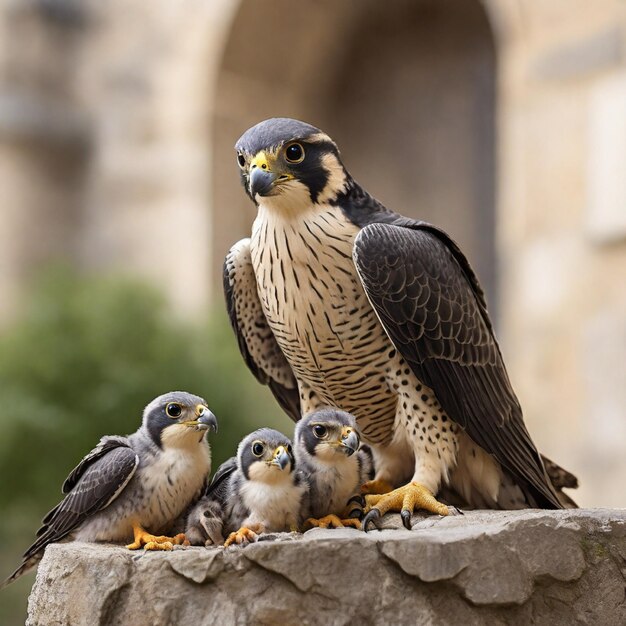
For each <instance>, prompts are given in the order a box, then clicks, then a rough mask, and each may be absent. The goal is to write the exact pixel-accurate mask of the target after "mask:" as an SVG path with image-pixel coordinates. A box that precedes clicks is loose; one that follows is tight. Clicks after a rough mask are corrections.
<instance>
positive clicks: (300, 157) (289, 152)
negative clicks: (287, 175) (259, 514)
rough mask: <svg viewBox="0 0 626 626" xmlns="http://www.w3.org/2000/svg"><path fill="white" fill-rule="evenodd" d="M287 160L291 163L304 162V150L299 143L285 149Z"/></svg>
mask: <svg viewBox="0 0 626 626" xmlns="http://www.w3.org/2000/svg"><path fill="white" fill-rule="evenodd" d="M285 158H286V159H287V161H289V163H302V161H304V148H303V147H302V146H301V145H300V144H299V143H292V144H289V145H288V146H287V147H286V148H285Z"/></svg>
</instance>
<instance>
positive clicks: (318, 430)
mask: <svg viewBox="0 0 626 626" xmlns="http://www.w3.org/2000/svg"><path fill="white" fill-rule="evenodd" d="M313 434H314V435H315V436H316V437H317V438H318V439H322V437H325V436H326V426H320V425H319V424H318V425H317V426H313Z"/></svg>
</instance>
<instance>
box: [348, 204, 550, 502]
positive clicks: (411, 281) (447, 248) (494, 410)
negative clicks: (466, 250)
mask: <svg viewBox="0 0 626 626" xmlns="http://www.w3.org/2000/svg"><path fill="white" fill-rule="evenodd" d="M392 215H393V214H392ZM386 217H387V219H386V220H385V221H388V222H392V219H391V216H386ZM354 260H355V264H356V267H357V270H358V273H359V276H360V278H361V281H362V283H363V286H364V288H365V291H366V293H367V296H368V298H369V300H370V302H371V303H372V305H373V307H374V309H375V310H376V313H377V314H378V317H379V319H380V321H381V323H382V325H383V327H384V329H385V331H386V332H387V334H388V335H389V337H390V339H391V341H392V342H393V344H394V346H395V347H396V349H397V350H398V351H399V352H400V354H401V355H402V357H403V358H404V359H405V361H406V362H407V363H408V364H409V366H410V367H411V369H412V370H413V372H414V373H415V375H416V376H417V377H418V378H419V379H420V380H421V381H422V382H424V383H425V384H426V385H428V386H429V387H430V388H431V389H433V391H434V392H435V395H436V396H437V399H438V400H439V402H440V404H441V406H442V407H443V408H444V410H445V411H446V413H447V414H448V416H449V417H450V418H451V419H453V420H454V421H455V422H457V423H458V424H459V425H460V426H461V427H462V428H463V429H464V430H465V432H466V433H467V434H468V435H469V436H470V437H471V438H472V439H473V440H474V441H475V442H476V443H477V444H478V445H480V446H481V447H482V448H483V449H484V450H486V451H487V452H489V453H490V454H492V455H493V456H494V457H495V458H496V460H497V461H498V462H499V463H500V464H501V465H502V466H504V467H505V468H506V469H507V470H508V471H509V472H510V473H511V474H512V475H513V476H514V478H515V480H516V482H518V483H519V485H520V487H521V488H522V489H523V491H524V492H525V494H526V496H527V498H528V501H529V503H530V504H531V505H534V506H539V507H542V508H561V504H560V503H559V500H558V498H557V496H556V494H555V492H554V489H553V488H552V485H551V483H550V481H549V479H548V477H547V476H546V472H545V469H544V466H543V463H542V461H541V458H540V456H539V453H538V451H537V449H536V448H535V445H534V444H533V442H532V440H531V438H530V435H529V434H528V431H527V430H526V427H525V425H524V421H523V418H522V410H521V408H520V405H519V402H518V400H517V398H516V396H515V393H514V391H513V388H512V387H511V383H510V381H509V378H508V375H507V372H506V369H505V366H504V362H503V360H502V356H501V354H500V349H499V347H498V343H497V341H496V339H495V336H494V333H493V328H492V326H491V321H490V320H489V316H488V314H487V308H486V304H485V298H484V295H483V292H482V289H481V288H480V285H479V283H478V280H477V278H476V276H475V275H474V272H473V271H472V269H471V267H470V265H469V263H468V261H467V259H466V258H465V256H464V255H463V253H462V252H461V251H460V249H459V248H458V246H457V245H456V244H455V243H454V242H453V241H452V240H451V239H450V238H449V237H448V236H447V235H446V234H445V233H444V232H443V231H441V230H439V229H437V228H435V227H434V226H431V225H429V224H426V223H424V222H414V221H412V220H408V219H406V218H398V219H397V220H396V223H395V224H394V223H374V224H370V225H368V226H365V227H364V228H363V229H362V230H361V231H360V233H359V235H358V236H357V238H356V240H355V244H354Z"/></svg>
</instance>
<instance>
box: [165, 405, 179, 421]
mask: <svg viewBox="0 0 626 626" xmlns="http://www.w3.org/2000/svg"><path fill="white" fill-rule="evenodd" d="M165 412H166V413H167V416H168V417H171V418H172V419H176V418H177V417H180V414H181V413H182V412H183V407H182V406H180V404H178V403H176V402H170V403H169V404H168V405H167V406H166V407H165Z"/></svg>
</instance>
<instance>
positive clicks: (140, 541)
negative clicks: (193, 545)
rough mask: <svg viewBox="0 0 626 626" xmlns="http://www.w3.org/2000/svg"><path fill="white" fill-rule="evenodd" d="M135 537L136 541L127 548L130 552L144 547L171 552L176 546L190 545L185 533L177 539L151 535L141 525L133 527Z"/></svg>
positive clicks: (177, 536)
mask: <svg viewBox="0 0 626 626" xmlns="http://www.w3.org/2000/svg"><path fill="white" fill-rule="evenodd" d="M133 535H134V537H135V541H133V542H132V543H129V544H128V545H127V546H126V547H127V548H128V549H129V550H139V548H141V547H142V546H143V548H144V549H145V550H171V549H172V548H173V547H174V546H180V545H189V542H188V541H187V538H186V537H185V535H184V534H183V533H180V534H179V535H176V536H175V537H166V536H165V535H151V534H150V533H149V532H146V531H145V530H144V529H143V528H142V527H141V526H140V525H139V524H135V525H133Z"/></svg>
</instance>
